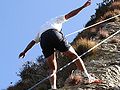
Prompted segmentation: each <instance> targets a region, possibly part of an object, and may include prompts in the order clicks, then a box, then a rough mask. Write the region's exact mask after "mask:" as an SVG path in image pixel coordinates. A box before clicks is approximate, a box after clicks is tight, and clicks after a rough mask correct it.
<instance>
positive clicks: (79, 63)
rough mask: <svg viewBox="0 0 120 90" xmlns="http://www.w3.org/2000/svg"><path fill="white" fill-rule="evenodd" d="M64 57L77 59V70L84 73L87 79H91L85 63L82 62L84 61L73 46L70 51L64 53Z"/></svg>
mask: <svg viewBox="0 0 120 90" xmlns="http://www.w3.org/2000/svg"><path fill="white" fill-rule="evenodd" d="M63 54H64V55H66V56H68V57H70V58H71V59H76V58H77V60H76V61H75V64H76V66H77V68H78V69H79V70H80V71H81V72H84V74H85V75H86V77H89V74H88V72H87V70H86V67H85V65H84V62H83V61H82V59H81V58H80V57H79V56H78V55H77V53H76V52H75V50H74V49H73V47H72V46H71V47H70V49H69V50H68V51H66V52H63Z"/></svg>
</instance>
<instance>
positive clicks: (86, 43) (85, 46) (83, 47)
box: [72, 38, 97, 57]
mask: <svg viewBox="0 0 120 90" xmlns="http://www.w3.org/2000/svg"><path fill="white" fill-rule="evenodd" d="M95 45H96V42H95V41H93V40H89V39H86V38H81V39H78V40H76V41H75V42H74V43H73V45H72V46H73V48H74V49H75V50H76V52H77V53H78V55H81V54H83V53H84V52H86V51H87V50H89V49H90V48H92V47H94V46H95ZM96 50H97V49H94V50H92V51H91V52H89V53H88V54H87V55H85V57H87V56H89V55H93V54H95V53H96Z"/></svg>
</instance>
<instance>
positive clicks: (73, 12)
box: [65, 0, 91, 20]
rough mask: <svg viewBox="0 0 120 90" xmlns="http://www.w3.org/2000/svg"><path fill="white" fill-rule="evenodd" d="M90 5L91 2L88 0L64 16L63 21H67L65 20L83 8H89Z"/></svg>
mask: <svg viewBox="0 0 120 90" xmlns="http://www.w3.org/2000/svg"><path fill="white" fill-rule="evenodd" d="M90 4H91V0H88V1H87V2H86V3H85V4H84V5H83V6H82V7H79V8H77V9H75V10H73V11H71V12H70V13H68V14H66V15H65V19H66V20H67V19H69V18H71V17H73V16H75V15H77V14H78V13H79V12H80V11H81V10H82V9H83V8H85V7H87V6H89V5H90Z"/></svg>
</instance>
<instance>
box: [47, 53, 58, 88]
mask: <svg viewBox="0 0 120 90" xmlns="http://www.w3.org/2000/svg"><path fill="white" fill-rule="evenodd" d="M47 64H48V66H49V70H50V75H51V74H54V75H53V76H52V77H51V78H50V79H49V80H50V84H51V88H52V89H56V88H57V87H56V72H57V62H56V57H55V53H54V54H52V55H51V56H49V57H48V58H47Z"/></svg>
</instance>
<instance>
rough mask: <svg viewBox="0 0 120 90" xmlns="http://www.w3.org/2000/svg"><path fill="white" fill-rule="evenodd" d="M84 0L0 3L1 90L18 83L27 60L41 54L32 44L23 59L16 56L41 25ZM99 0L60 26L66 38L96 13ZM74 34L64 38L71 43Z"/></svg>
mask: <svg viewBox="0 0 120 90" xmlns="http://www.w3.org/2000/svg"><path fill="white" fill-rule="evenodd" d="M86 1H87V0H0V90H1V89H6V88H7V87H8V86H9V85H10V82H13V85H14V84H15V83H16V82H17V81H18V80H20V77H19V76H17V73H19V71H20V70H21V69H22V64H23V63H25V62H26V61H33V60H36V58H37V57H38V56H40V55H42V51H41V48H40V45H39V44H38V45H35V46H34V47H33V48H32V49H31V50H30V51H29V52H28V53H27V54H26V57H25V58H24V59H18V55H19V53H20V52H21V51H23V50H24V48H25V47H26V46H27V44H28V43H29V42H30V41H31V40H32V39H34V38H35V36H36V34H37V32H39V29H40V26H41V25H42V24H43V23H45V22H46V21H48V20H49V19H51V18H54V17H56V16H60V15H64V14H66V13H68V12H70V11H71V10H74V9H75V8H78V7H80V6H82V5H83V4H84V3H85V2H86ZM101 1H102V0H92V4H91V5H90V6H89V7H87V8H85V9H84V10H82V11H81V12H80V13H79V14H78V15H77V16H75V17H73V18H72V19H71V20H70V21H68V22H66V23H65V24H64V25H63V33H64V35H67V34H69V33H72V32H74V31H76V30H79V29H82V28H83V27H84V26H85V24H86V23H87V22H88V21H89V20H90V16H91V15H93V14H94V13H95V9H96V8H97V4H96V3H99V2H101ZM75 36H76V34H75V35H72V36H69V37H67V39H68V41H69V42H71V41H72V40H73V39H74V38H75Z"/></svg>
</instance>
